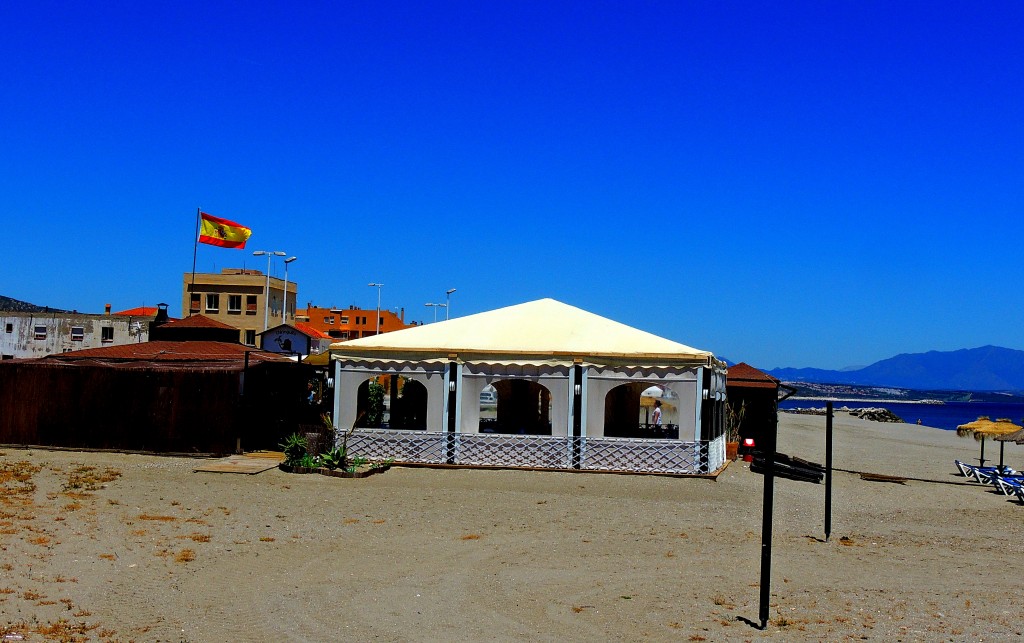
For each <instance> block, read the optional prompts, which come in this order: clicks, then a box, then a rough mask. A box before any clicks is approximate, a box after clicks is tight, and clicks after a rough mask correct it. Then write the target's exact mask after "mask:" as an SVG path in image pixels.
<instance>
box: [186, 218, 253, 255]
mask: <svg viewBox="0 0 1024 643" xmlns="http://www.w3.org/2000/svg"><path fill="white" fill-rule="evenodd" d="M199 216H200V218H201V219H202V228H201V229H200V231H199V242H200V243H208V244H210V245H211V246H220V247H221V248H238V249H242V248H244V247H245V242H246V241H247V240H248V239H249V235H251V234H252V230H250V229H249V228H247V227H245V226H244V225H241V224H238V223H235V222H234V221H228V220H227V219H221V218H219V217H215V216H213V215H212V214H206V213H205V212H200V213H199Z"/></svg>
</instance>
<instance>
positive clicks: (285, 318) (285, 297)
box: [281, 257, 298, 324]
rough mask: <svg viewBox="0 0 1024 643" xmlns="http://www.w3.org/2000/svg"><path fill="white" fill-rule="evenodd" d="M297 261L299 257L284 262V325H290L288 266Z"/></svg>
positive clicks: (282, 319)
mask: <svg viewBox="0 0 1024 643" xmlns="http://www.w3.org/2000/svg"><path fill="white" fill-rule="evenodd" d="M296 259H298V257H288V258H287V259H285V260H284V306H283V307H282V308H281V323H282V324H287V323H288V264H290V263H291V262H293V261H295V260H296ZM296 292H297V291H296Z"/></svg>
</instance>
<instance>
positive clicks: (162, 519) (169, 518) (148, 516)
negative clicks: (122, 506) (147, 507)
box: [139, 514, 178, 522]
mask: <svg viewBox="0 0 1024 643" xmlns="http://www.w3.org/2000/svg"><path fill="white" fill-rule="evenodd" d="M177 519H178V517H177V516H160V515H155V514H140V515H139V520H156V521H159V522H174V521H175V520H177Z"/></svg>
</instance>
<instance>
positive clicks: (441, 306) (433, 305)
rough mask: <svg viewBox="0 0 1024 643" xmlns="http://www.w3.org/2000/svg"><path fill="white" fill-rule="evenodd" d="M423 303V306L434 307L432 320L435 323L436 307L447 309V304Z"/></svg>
mask: <svg viewBox="0 0 1024 643" xmlns="http://www.w3.org/2000/svg"><path fill="white" fill-rule="evenodd" d="M423 305H424V306H429V307H432V308H433V309H434V322H435V323H437V309H438V308H444V309H445V310H447V309H448V304H423Z"/></svg>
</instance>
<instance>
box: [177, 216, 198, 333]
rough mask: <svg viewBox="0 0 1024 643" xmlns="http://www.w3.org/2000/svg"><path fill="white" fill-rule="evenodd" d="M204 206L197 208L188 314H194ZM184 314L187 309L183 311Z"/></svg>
mask: <svg viewBox="0 0 1024 643" xmlns="http://www.w3.org/2000/svg"><path fill="white" fill-rule="evenodd" d="M202 210H203V209H202V208H201V207H199V208H196V234H195V236H194V237H192V283H190V284H189V285H188V316H189V317H191V316H192V291H193V290H194V289H195V287H196V253H197V252H198V251H199V217H200V213H201V212H202ZM181 312H182V314H184V313H185V311H181Z"/></svg>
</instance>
